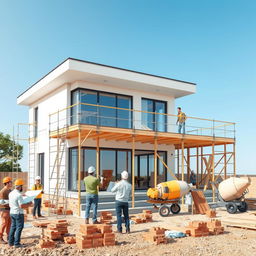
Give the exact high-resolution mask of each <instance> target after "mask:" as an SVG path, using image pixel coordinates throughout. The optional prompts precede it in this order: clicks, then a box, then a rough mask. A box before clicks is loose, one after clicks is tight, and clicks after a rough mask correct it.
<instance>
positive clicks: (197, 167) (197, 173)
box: [196, 147, 199, 188]
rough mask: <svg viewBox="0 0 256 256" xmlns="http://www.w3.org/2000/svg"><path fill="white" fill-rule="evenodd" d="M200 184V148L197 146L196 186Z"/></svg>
mask: <svg viewBox="0 0 256 256" xmlns="http://www.w3.org/2000/svg"><path fill="white" fill-rule="evenodd" d="M198 185H199V148H198V147H196V188H198Z"/></svg>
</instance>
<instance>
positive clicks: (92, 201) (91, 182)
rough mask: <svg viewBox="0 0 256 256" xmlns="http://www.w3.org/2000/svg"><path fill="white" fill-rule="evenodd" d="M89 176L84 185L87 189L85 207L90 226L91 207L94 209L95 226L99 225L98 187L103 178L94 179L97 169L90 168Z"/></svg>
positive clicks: (86, 221)
mask: <svg viewBox="0 0 256 256" xmlns="http://www.w3.org/2000/svg"><path fill="white" fill-rule="evenodd" d="M88 174H89V175H88V176H87V177H85V178H84V184H85V189H86V205H85V223H86V224H89V217H90V210H91V206H92V208H93V217H92V222H93V224H98V223H99V222H98V221H97V209H98V200H99V197H98V186H99V185H100V184H101V185H102V183H103V179H104V178H103V177H100V179H98V178H96V177H94V174H95V168H94V166H90V167H89V168H88Z"/></svg>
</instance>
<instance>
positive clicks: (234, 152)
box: [233, 143, 236, 176]
mask: <svg viewBox="0 0 256 256" xmlns="http://www.w3.org/2000/svg"><path fill="white" fill-rule="evenodd" d="M233 167H234V176H236V143H233Z"/></svg>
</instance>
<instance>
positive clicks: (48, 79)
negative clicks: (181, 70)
mask: <svg viewBox="0 0 256 256" xmlns="http://www.w3.org/2000/svg"><path fill="white" fill-rule="evenodd" d="M71 71H73V73H72V72H71ZM75 72H76V73H75ZM118 72H119V73H118ZM120 72H121V73H120ZM81 73H83V74H87V76H81ZM64 74H65V76H64ZM89 74H90V76H89ZM76 76H77V77H78V78H82V79H85V81H87V79H89V81H91V82H94V80H95V82H99V79H96V76H97V78H99V77H102V78H104V77H105V78H106V77H108V78H110V79H111V81H110V83H109V84H111V82H113V81H114V79H115V80H116V81H117V80H118V81H119V86H120V81H121V80H122V81H123V83H124V82H125V81H127V84H126V85H125V86H128V87H129V84H128V81H129V82H133V83H137V85H138V84H142V85H143V84H144V86H145V85H149V86H150V85H151V86H162V85H163V81H162V84H161V81H160V80H159V79H161V80H164V81H165V83H166V84H168V83H170V82H173V85H174V83H175V85H176V86H174V88H172V89H174V90H175V91H176V92H177V91H179V90H180V92H181V91H184V93H183V94H182V93H181V94H179V93H177V97H182V96H185V95H188V94H192V93H194V92H195V86H196V83H192V82H187V81H183V80H178V79H173V78H168V77H164V76H159V75H153V74H148V73H143V72H139V71H134V70H129V69H124V68H119V67H114V66H109V65H105V64H99V63H95V62H91V61H86V60H81V59H76V58H71V57H69V58H67V59H65V60H64V61H63V62H61V63H60V64H59V65H58V66H56V67H55V68H53V69H52V70H51V71H50V72H48V73H47V74H46V75H45V76H43V77H42V78H41V79H39V80H38V81H37V82H35V83H34V84H33V85H31V86H30V87H29V88H28V89H27V90H25V91H24V92H22V93H21V94H20V95H19V96H18V97H17V103H18V104H22V105H28V104H29V103H31V100H28V97H32V96H33V94H34V96H35V92H36V91H37V92H39V91H40V90H42V87H45V86H46V85H47V84H50V83H52V84H53V85H52V88H51V89H52V90H54V89H56V88H57V87H58V86H61V85H62V84H63V83H64V82H65V79H66V82H72V79H73V80H78V79H75V77H76ZM61 78H62V79H61ZM64 78H65V79H64ZM93 79H94V80H93ZM157 79H158V80H157ZM57 80H58V81H59V82H58V81H57ZM53 81H55V83H53ZM103 81H105V80H103ZM61 83H62V84H61ZM177 83H179V84H180V85H181V84H183V85H187V86H188V87H190V88H179V87H177ZM168 86H169V88H171V87H172V86H171V85H168ZM168 86H167V87H168ZM36 87H38V88H36ZM51 89H50V88H48V90H45V91H47V93H48V92H49V91H50V90H51ZM132 89H133V88H132ZM164 93H166V92H164ZM41 94H42V92H41ZM41 96H42V95H41ZM174 96H175V97H176V95H174ZM36 98H37V97H34V100H36Z"/></svg>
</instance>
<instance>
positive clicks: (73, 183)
mask: <svg viewBox="0 0 256 256" xmlns="http://www.w3.org/2000/svg"><path fill="white" fill-rule="evenodd" d="M77 151H78V150H77V148H71V149H70V150H69V179H68V181H69V190H77V180H78V172H77V169H78V166H77V164H78V163H77V157H78V154H77Z"/></svg>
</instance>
